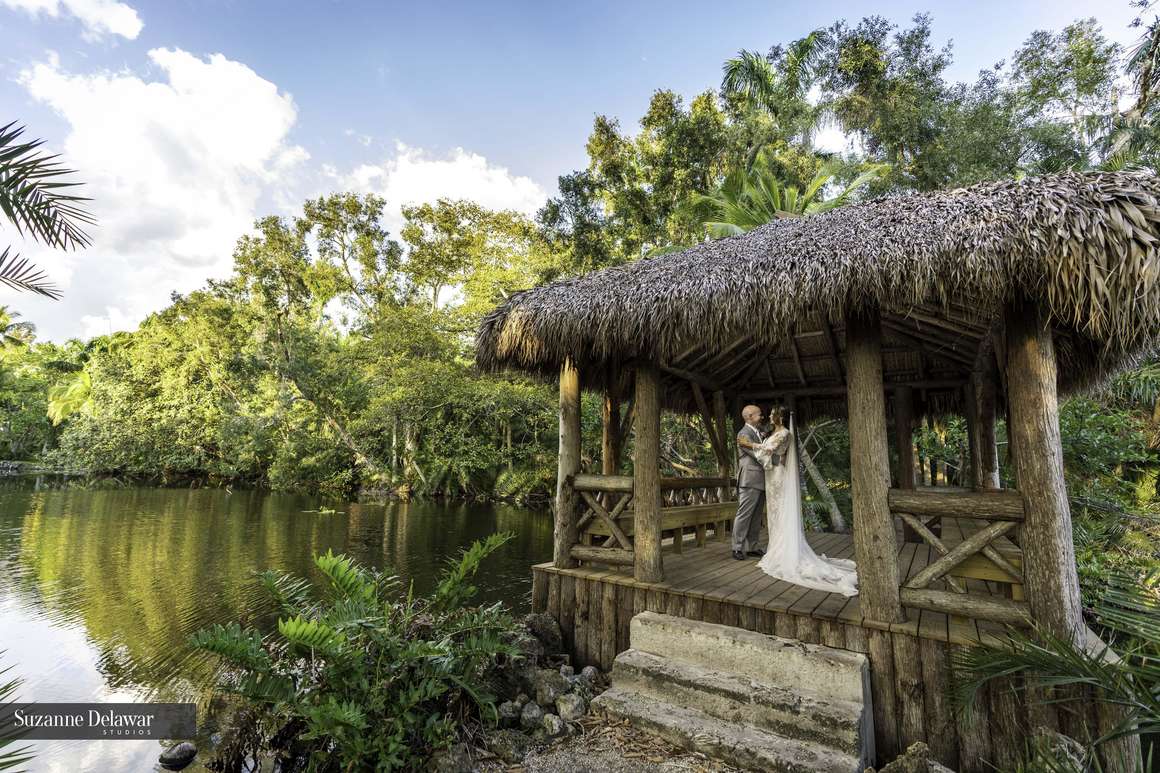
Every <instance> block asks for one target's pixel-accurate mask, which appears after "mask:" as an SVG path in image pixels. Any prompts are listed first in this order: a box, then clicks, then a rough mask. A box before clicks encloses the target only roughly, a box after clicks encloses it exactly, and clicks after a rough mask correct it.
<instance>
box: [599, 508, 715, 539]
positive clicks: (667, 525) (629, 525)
mask: <svg viewBox="0 0 1160 773" xmlns="http://www.w3.org/2000/svg"><path fill="white" fill-rule="evenodd" d="M660 512H661V520H660V529H661V531H669V530H670V529H675V528H677V527H678V526H696V525H697V524H699V523H701V524H714V523H717V522H719V521H721V520H724V519H726V518H730V519H731V518H732V517H733V515H734V514H735V513H736V512H737V503H736V502H713V503H710V504H704V505H681V506H679V507H662V508H661V511H660ZM617 523H618V524H619V525H620V527H621V528H622V529H623V530H624V533H625V534H627V535H629V536H633V535H635V533H636V526H635V523H634V521H633V518H632V516H631V513H630V514H629V515H626V516H624V517H622V518H620V519H619V520H618V521H617ZM588 533H589V534H598V535H600V536H608V535H610V534H611V532H610V531H609V530H608V527H607V526H605V525H604V524H603V523H601V522H600V521H597V522H595V523H592V524H591V525H590V526H588Z"/></svg>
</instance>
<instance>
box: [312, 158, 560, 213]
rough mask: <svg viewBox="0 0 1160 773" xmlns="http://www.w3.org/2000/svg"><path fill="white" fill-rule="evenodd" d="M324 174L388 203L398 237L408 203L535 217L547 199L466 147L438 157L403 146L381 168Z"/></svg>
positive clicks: (541, 191)
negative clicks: (468, 204) (464, 205)
mask: <svg viewBox="0 0 1160 773" xmlns="http://www.w3.org/2000/svg"><path fill="white" fill-rule="evenodd" d="M323 172H324V173H325V174H328V175H329V176H330V177H332V178H334V179H335V180H336V181H337V183H338V185H339V187H341V188H342V189H344V190H353V191H357V192H360V193H377V194H378V195H380V196H382V197H383V198H384V199H386V201H387V211H386V213H385V214H384V220H385V221H386V226H387V228H388V229H389V230H390V231H391V233H392V234H396V235H397V234H398V232H399V228H400V227H401V224H402V214H401V213H400V209H401V207H403V206H404V205H407V204H421V203H423V202H428V201H435V200H436V199H438V198H448V199H470V200H472V201H475V202H477V203H478V204H481V205H482V206H484V207H487V208H489V209H514V210H516V211H517V212H523V213H524V214H527V215H532V214H534V213H535V211H536V210H537V209H539V208H540V206H541V205H543V203H544V200H545V199H547V197H548V194H547V192H546V191H545V190H544V189H543V188H542V187H541V186H540V185H539V184H538V183H536V182H535V181H533V180H532V179H531V178H529V177H523V176H520V175H515V174H512V173H511V172H510V171H509V170H508V169H507V168H505V167H502V166H495V165H493V164H490V163H489V162H488V160H487V159H486V158H484V157H483V156H481V155H479V154H478V153H471V152H468V151H466V150H464V149H463V148H456V149H455V150H453V151H452V152H451V153H449V154H447V155H445V156H443V157H436V156H434V155H432V154H430V153H428V152H426V151H424V150H422V149H421V148H416V147H412V146H409V145H406V144H404V143H401V142H400V143H396V145H395V155H394V156H393V157H391V158H388V159H386V160H384V161H383V162H381V163H379V164H363V165H361V166H358V167H356V168H355V169H353V170H352V171H350V172H349V173H347V174H339V173H338V172H337V171H335V170H334V169H332V168H327V167H324V169H323Z"/></svg>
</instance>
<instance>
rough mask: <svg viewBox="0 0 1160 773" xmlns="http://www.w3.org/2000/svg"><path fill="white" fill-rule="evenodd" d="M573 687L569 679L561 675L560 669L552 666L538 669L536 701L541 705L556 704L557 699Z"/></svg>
mask: <svg viewBox="0 0 1160 773" xmlns="http://www.w3.org/2000/svg"><path fill="white" fill-rule="evenodd" d="M571 687H572V685H570V684H568V680H567V679H565V678H564V677H562V676H560V672H559V671H553V670H552V669H550V668H541V669H540V670H538V671H536V703H538V704H540V705H541V706H555V705H556V699H557V698H559V697H560V696H561V695H563V694H564V693H566V692H568V690H569V689H570V688H571Z"/></svg>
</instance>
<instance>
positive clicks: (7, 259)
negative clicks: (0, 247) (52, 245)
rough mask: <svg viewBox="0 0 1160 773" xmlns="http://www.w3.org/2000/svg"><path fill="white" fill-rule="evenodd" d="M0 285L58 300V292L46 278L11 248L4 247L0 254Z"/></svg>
mask: <svg viewBox="0 0 1160 773" xmlns="http://www.w3.org/2000/svg"><path fill="white" fill-rule="evenodd" d="M0 284H5V285H7V286H9V287H11V288H12V289H13V290H23V291H25V292H30V293H36V294H37V295H43V296H45V297H46V298H52V299H53V300H58V299H59V298H60V290H58V289H57V287H56V285H55V284H53V283H52V282H50V281H48V276H47V275H46V274H45V273H44V272H43V271H41V270H40V269H39V268H37V267H36V266H35V265H34V264H33V263H32V262H31V261H29V260H28V259H27V258H22V257H20V255H19V254H17V253H15V252H12V248H11V247H5V248H4V251H3V252H0Z"/></svg>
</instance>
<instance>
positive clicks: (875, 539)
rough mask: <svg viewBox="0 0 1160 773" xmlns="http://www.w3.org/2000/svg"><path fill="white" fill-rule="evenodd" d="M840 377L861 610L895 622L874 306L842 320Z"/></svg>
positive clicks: (898, 614) (899, 616)
mask: <svg viewBox="0 0 1160 773" xmlns="http://www.w3.org/2000/svg"><path fill="white" fill-rule="evenodd" d="M846 379H847V384H848V385H849V392H848V394H847V396H846V400H847V405H848V413H849V426H850V478H851V495H852V497H853V500H854V556H855V559H856V560H857V563H858V578H859V580H858V585H859V588H860V595H861V598H862V613H863V614H864V615H865V616H866V617H868V618H870V619H871V620H876V621H879V622H883V623H899V622H902V621H903V620H904V619H905V615H904V613H903V611H902V605H901V603H900V602H899V600H898V581H899V576H898V541H897V540H896V539H895V536H894V518H893V517H892V516H891V515H890V505H889V503H888V501H887V497H888V495H889V491H890V452H889V449H888V447H887V443H886V395H885V391H884V390H885V387H884V384H883V382H882V327H881V324H880V322H879V319H878V312H877V310H874V311H873V312H870V313H866V314H863V315H860V316H849V317H847V319H846Z"/></svg>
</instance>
